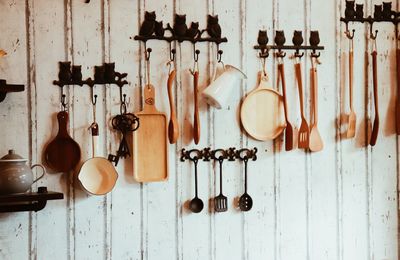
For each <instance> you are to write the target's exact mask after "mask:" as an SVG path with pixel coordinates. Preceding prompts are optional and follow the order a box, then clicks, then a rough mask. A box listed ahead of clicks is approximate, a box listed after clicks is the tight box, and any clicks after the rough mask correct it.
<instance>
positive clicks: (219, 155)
mask: <svg viewBox="0 0 400 260" xmlns="http://www.w3.org/2000/svg"><path fill="white" fill-rule="evenodd" d="M257 151H258V150H257V148H256V147H254V148H253V149H248V148H242V149H239V150H238V149H236V148H235V147H230V148H228V149H215V150H211V148H210V147H206V148H204V149H201V150H200V149H191V150H186V149H185V148H183V149H182V150H181V161H182V162H184V161H186V160H189V161H192V162H194V160H197V161H200V160H203V161H204V162H209V161H211V159H213V160H228V161H236V160H241V161H243V160H244V157H246V158H247V159H249V160H253V161H255V160H257Z"/></svg>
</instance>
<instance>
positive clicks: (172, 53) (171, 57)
mask: <svg viewBox="0 0 400 260" xmlns="http://www.w3.org/2000/svg"><path fill="white" fill-rule="evenodd" d="M175 54H176V50H175V48H172V42H169V60H170V61H171V62H173V61H175Z"/></svg>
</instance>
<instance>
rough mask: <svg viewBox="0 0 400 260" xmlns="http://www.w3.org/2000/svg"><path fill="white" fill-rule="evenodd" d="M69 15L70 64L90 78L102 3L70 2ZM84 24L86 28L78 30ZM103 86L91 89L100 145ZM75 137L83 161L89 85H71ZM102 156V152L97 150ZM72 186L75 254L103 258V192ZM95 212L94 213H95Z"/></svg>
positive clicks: (98, 48)
mask: <svg viewBox="0 0 400 260" xmlns="http://www.w3.org/2000/svg"><path fill="white" fill-rule="evenodd" d="M71 3H72V5H71V15H72V16H71V19H72V48H73V49H72V50H73V54H72V61H73V64H76V65H82V75H83V78H84V79H86V78H88V77H92V78H93V74H94V69H93V67H94V65H101V64H102V63H103V55H104V49H103V46H104V45H103V30H104V21H103V6H102V2H101V1H92V2H90V4H86V3H85V2H84V1H73V2H71ZM82 24H85V27H86V28H87V29H86V30H79V27H80V26H82ZM104 87H105V86H102V85H96V86H95V87H94V92H95V93H97V94H98V96H99V97H98V99H97V104H96V108H97V109H96V110H97V111H96V112H97V113H98V114H97V115H98V116H96V121H98V123H99V127H100V133H99V134H100V139H99V141H100V144H99V147H101V146H102V144H103V142H104V141H105V140H104V137H105V131H106V126H107V124H106V123H105V118H104V116H102V115H104V112H103V111H104V110H103V107H104V98H103V96H104V94H103V93H104ZM72 89H73V98H74V106H73V113H74V121H73V124H74V138H75V141H76V142H78V143H79V144H80V147H81V154H82V156H81V157H82V158H81V159H82V163H84V162H85V161H86V160H87V159H89V158H91V157H92V156H93V155H92V144H91V141H92V140H91V135H90V131H89V130H88V128H89V126H90V125H91V123H92V122H93V120H94V118H93V110H92V103H91V102H92V98H91V95H90V88H89V87H88V86H83V87H80V86H74V87H73V88H72ZM99 154H100V155H102V156H105V157H106V155H105V154H103V153H99ZM74 184H75V185H74V188H75V205H74V207H75V243H76V245H77V246H76V249H75V257H76V258H78V259H79V258H84V257H85V256H88V255H90V256H91V257H94V258H96V259H104V258H105V241H104V238H105V237H104V233H105V227H106V223H105V218H104V211H105V203H104V202H105V196H92V195H88V194H87V193H86V192H85V191H84V190H83V189H82V188H81V187H80V185H79V183H78V181H75V183H74ZM95 216H96V217H95Z"/></svg>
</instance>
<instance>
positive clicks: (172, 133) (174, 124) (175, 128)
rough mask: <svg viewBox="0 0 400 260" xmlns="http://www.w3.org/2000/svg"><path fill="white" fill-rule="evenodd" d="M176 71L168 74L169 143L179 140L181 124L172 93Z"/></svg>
mask: <svg viewBox="0 0 400 260" xmlns="http://www.w3.org/2000/svg"><path fill="white" fill-rule="evenodd" d="M175 75H176V71H175V70H173V71H171V72H170V73H169V76H168V84H167V87H168V98H169V108H170V111H171V112H170V113H171V114H170V119H169V124H168V139H169V143H171V144H174V143H176V141H177V140H178V136H179V124H178V120H177V119H176V112H175V103H174V97H173V93H172V85H173V84H174V79H175Z"/></svg>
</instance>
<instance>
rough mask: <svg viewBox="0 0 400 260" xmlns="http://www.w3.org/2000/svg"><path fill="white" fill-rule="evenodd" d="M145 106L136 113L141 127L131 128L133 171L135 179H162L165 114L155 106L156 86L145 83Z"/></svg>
mask: <svg viewBox="0 0 400 260" xmlns="http://www.w3.org/2000/svg"><path fill="white" fill-rule="evenodd" d="M143 91H144V98H145V102H144V107H143V110H142V111H140V112H138V113H136V115H137V116H138V117H139V120H140V127H139V128H138V129H137V130H136V131H135V132H133V149H134V153H133V171H134V177H135V179H136V181H138V182H155V181H165V180H167V178H168V137H167V132H168V127H167V116H166V115H165V113H161V112H159V111H158V110H157V108H156V107H155V90H154V87H153V86H152V85H146V86H145V87H144V90H143Z"/></svg>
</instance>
